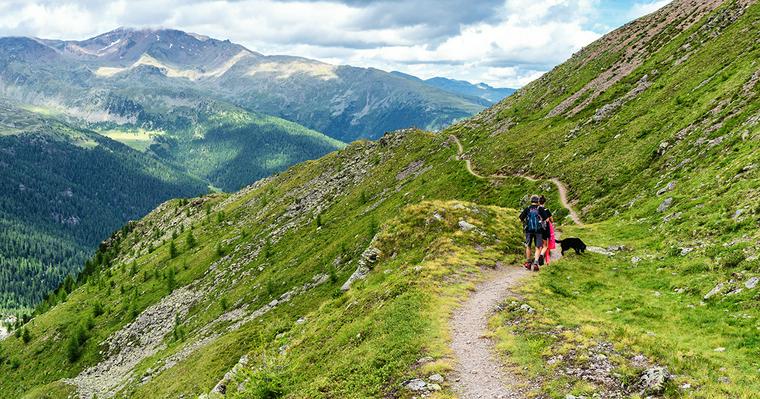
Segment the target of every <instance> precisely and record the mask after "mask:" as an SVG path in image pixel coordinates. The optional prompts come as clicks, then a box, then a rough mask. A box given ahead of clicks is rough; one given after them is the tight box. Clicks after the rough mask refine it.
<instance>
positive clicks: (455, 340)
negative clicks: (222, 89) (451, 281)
mask: <svg viewBox="0 0 760 399" xmlns="http://www.w3.org/2000/svg"><path fill="white" fill-rule="evenodd" d="M449 137H450V140H452V141H453V142H454V144H456V146H457V159H458V160H463V161H464V162H465V166H466V168H467V171H468V172H469V173H470V174H471V175H473V176H475V177H476V178H479V179H490V180H496V179H505V178H507V177H509V176H504V175H491V176H483V175H481V174H479V173H478V172H476V171H475V170H474V169H473V167H472V161H470V160H469V159H466V158H464V157H463V154H464V148H463V147H462V143H461V142H460V141H459V139H458V138H457V137H456V136H454V135H451V136H449ZM517 176H518V177H522V178H525V179H528V180H530V181H539V179H536V178H534V177H531V176H524V175H517ZM551 182H552V183H554V185H555V186H557V190H558V191H559V197H560V201H561V202H562V206H563V207H565V208H566V209H567V210H568V212H569V214H570V218H571V219H572V220H573V222H575V223H576V224H577V225H578V226H583V222H582V221H581V219H580V217H579V216H578V214H577V213H576V212H575V210H574V209H573V208H572V206H570V204H569V202H568V200H567V188H566V187H565V185H564V184H563V183H562V182H561V181H559V180H558V179H551ZM558 234H559V232H558ZM559 258H560V254H559V250H558V249H557V250H556V251H552V259H553V260H554V261H556V260H557V259H559ZM529 274H530V272H529V271H527V270H526V269H524V268H522V267H517V266H512V267H509V266H508V267H501V268H498V269H496V270H493V271H488V272H486V275H485V276H484V279H483V282H482V283H480V284H478V286H477V287H476V288H475V291H474V292H473V293H472V294H471V295H470V297H469V298H468V299H467V300H466V301H465V302H464V303H463V304H462V306H461V307H459V308H458V309H457V310H456V311H455V312H454V315H453V316H452V318H451V321H450V326H451V331H452V342H451V349H452V351H453V352H454V356H455V357H456V360H457V363H456V367H455V372H454V375H455V380H454V383H453V386H454V391H455V392H456V394H457V396H458V397H459V398H460V399H522V398H525V395H524V393H522V392H520V389H519V387H518V385H519V381H520V380H519V379H518V378H517V377H516V376H515V375H514V374H513V373H511V372H510V371H509V370H507V369H506V368H505V367H504V365H503V364H502V362H501V361H500V360H499V359H498V358H497V357H496V352H495V350H494V348H493V342H492V340H491V339H490V338H488V336H487V333H488V319H489V318H490V317H491V315H492V314H493V312H494V311H495V310H496V307H497V306H498V305H499V303H500V302H502V301H503V300H504V299H505V298H506V297H507V296H508V295H509V294H510V293H511V289H512V288H513V287H515V286H517V284H518V283H519V282H520V280H521V279H522V278H524V277H526V276H528V275H529Z"/></svg>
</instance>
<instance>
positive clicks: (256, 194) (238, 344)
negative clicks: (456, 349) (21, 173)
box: [0, 131, 537, 397]
mask: <svg viewBox="0 0 760 399" xmlns="http://www.w3.org/2000/svg"><path fill="white" fill-rule="evenodd" d="M454 151H455V149H454V148H452V147H451V146H450V145H448V143H447V140H446V137H444V136H436V135H431V134H428V133H423V132H416V131H407V132H405V133H403V134H394V135H391V136H387V137H386V138H384V139H381V140H380V141H379V142H377V143H356V144H353V145H351V146H349V147H348V148H347V149H345V150H341V151H339V152H336V153H334V154H331V155H328V156H327V157H324V158H322V159H320V160H318V161H310V162H306V163H303V164H300V165H298V166H296V167H294V168H291V169H290V170H288V171H287V172H285V173H282V174H280V175H277V176H275V177H273V178H271V179H267V180H265V181H262V182H260V183H257V184H256V185H254V186H252V187H249V188H246V189H244V190H243V191H241V192H239V193H237V194H234V195H232V196H227V195H215V196H212V197H208V198H207V199H201V200H197V201H194V200H191V201H189V202H177V201H173V202H169V203H167V204H165V205H163V206H162V207H160V208H159V209H158V210H156V211H155V212H154V213H153V214H151V215H149V216H148V217H147V218H145V219H144V220H143V221H141V222H140V223H138V224H137V225H134V226H131V227H130V232H129V233H128V234H127V236H126V237H122V236H118V237H120V238H118V239H116V240H114V243H115V244H113V245H112V246H111V247H110V248H112V249H108V250H107V251H106V252H107V253H109V254H111V255H109V256H101V259H102V260H101V262H98V263H99V266H98V267H97V268H96V270H98V271H96V272H94V273H93V274H91V275H90V276H89V277H88V278H87V279H86V280H87V283H86V284H84V285H83V286H81V287H79V288H77V289H75V290H73V292H72V293H71V294H69V295H68V297H67V299H66V300H65V301H64V302H62V303H58V304H56V305H55V306H54V307H53V308H52V309H50V310H48V311H47V312H45V313H43V314H41V315H39V316H37V317H35V318H34V319H33V320H32V321H31V322H30V323H29V324H28V325H27V327H26V328H27V329H28V330H29V332H30V336H31V339H30V340H29V342H28V343H26V344H25V343H24V342H23V339H22V338H23V337H21V338H16V337H11V338H9V339H8V340H6V341H5V342H3V343H2V349H1V350H2V353H3V356H4V358H5V359H6V361H5V362H4V364H3V365H2V366H0V367H2V371H3V373H4V375H5V376H7V377H6V378H4V379H3V381H2V382H0V392H3V393H5V394H7V395H9V396H10V397H19V396H22V395H23V394H24V393H30V397H36V396H35V395H36V394H34V392H37V393H39V394H41V393H42V392H48V393H49V392H55V390H56V389H60V390H61V392H67V391H69V390H70V389H71V387H69V386H68V385H66V384H63V383H62V382H61V379H62V378H72V377H75V376H77V374H79V373H80V372H81V371H82V370H84V369H86V368H87V367H89V366H92V365H95V364H97V363H98V362H104V364H108V365H109V369H110V370H119V367H116V366H115V365H116V364H122V363H119V362H117V361H116V360H115V359H119V358H120V356H119V355H117V354H116V353H117V352H119V349H122V348H121V347H119V348H118V349H117V348H116V347H117V346H118V345H117V344H116V343H114V342H121V341H110V342H111V344H109V345H108V348H109V350H108V351H106V352H104V353H101V352H100V351H101V348H104V346H103V342H104V340H105V339H106V338H107V337H109V336H113V335H114V333H115V332H117V331H119V330H122V329H123V331H132V329H137V330H138V331H158V332H157V334H159V335H158V336H157V337H154V336H153V335H150V334H149V336H150V337H151V338H150V339H153V338H156V339H155V340H154V341H151V342H150V343H148V342H142V344H141V345H142V347H144V348H153V349H151V350H150V351H149V353H147V356H144V354H140V355H139V356H137V355H135V354H134V353H133V352H132V351H131V350H123V351H122V352H121V355H122V356H123V358H130V356H133V355H134V356H137V357H138V359H137V361H136V362H132V363H129V367H127V370H128V371H129V372H128V373H126V374H118V373H117V374H114V375H112V374H107V375H108V378H104V379H100V380H99V379H95V380H94V381H95V382H94V383H91V380H87V378H84V383H81V382H80V384H81V385H80V392H82V393H85V394H87V393H98V396H99V397H102V396H103V394H104V393H107V392H109V390H110V389H111V388H114V389H116V387H111V388H108V387H106V388H105V389H100V388H94V389H92V387H93V386H95V387H98V386H99V385H98V384H101V383H103V381H115V383H120V382H124V383H125V384H126V385H125V387H124V388H123V389H122V390H123V392H128V393H129V395H130V396H133V397H156V395H158V396H160V397H163V396H176V395H179V394H181V393H185V394H193V395H197V394H200V393H203V392H209V391H211V389H212V388H213V387H214V385H215V384H216V383H217V382H218V381H219V380H221V379H222V377H223V376H224V374H225V373H226V372H227V371H229V370H230V369H231V368H232V367H233V366H234V365H235V364H236V363H237V362H238V360H239V359H240V358H241V356H243V355H249V359H250V362H251V363H250V364H249V367H250V370H251V371H250V372H251V373H254V374H257V375H259V374H260V373H263V372H266V373H274V374H275V376H276V378H277V380H278V381H281V382H282V386H283V389H284V390H285V391H286V392H287V393H289V394H292V395H296V396H299V397H331V396H340V397H362V396H378V395H381V394H383V393H391V392H395V391H397V390H398V389H399V384H400V383H401V382H402V381H403V380H405V379H406V378H410V377H412V376H415V375H418V373H420V372H427V371H429V370H428V369H427V368H425V369H422V370H417V371H414V370H411V369H410V367H411V366H412V365H413V364H414V363H415V362H416V361H417V360H418V359H419V358H421V357H424V356H425V355H426V354H430V355H433V356H434V357H435V358H436V359H441V360H440V361H438V362H435V363H434V364H431V365H429V366H428V367H429V368H430V370H433V369H438V368H440V369H441V370H446V369H448V367H450V366H449V364H450V359H449V360H447V359H446V358H445V356H446V353H447V351H446V341H445V334H444V335H441V334H442V331H441V327H442V326H443V325H444V323H445V320H446V318H447V314H448V313H447V309H451V307H452V305H453V302H452V299H454V298H460V297H462V296H463V295H464V294H465V291H463V289H462V287H464V286H463V285H462V284H465V285H466V284H467V283H468V282H470V281H473V280H474V279H477V275H478V273H477V271H478V267H477V266H489V265H490V266H493V265H494V264H495V263H496V262H497V261H500V262H503V263H509V262H512V261H514V260H515V257H516V256H517V254H519V252H520V250H519V244H518V242H519V232H518V228H517V225H516V220H515V212H514V211H509V210H506V209H502V208H489V207H488V205H489V204H501V205H505V204H506V205H507V206H511V207H515V208H516V207H518V206H519V205H520V200H521V198H522V196H523V193H524V192H526V191H530V190H536V189H537V188H536V187H535V186H533V185H532V183H529V182H526V181H524V180H522V179H514V181H511V182H507V183H506V184H503V185H499V186H493V185H491V184H489V183H487V182H484V181H480V180H476V179H474V178H473V177H472V176H470V175H469V174H468V173H467V172H466V171H465V170H464V169H463V168H462V164H461V162H459V161H457V160H456V159H455V158H454V157H453V154H454ZM452 187H457V189H456V190H452V189H451V188H452ZM454 198H457V199H460V200H477V201H478V202H479V205H474V204H468V203H464V204H459V203H442V202H425V201H431V200H451V199H454ZM421 202H423V203H422V204H420V203H421ZM207 204H208V205H207ZM415 204H416V205H415ZM207 207H208V208H207ZM206 209H208V211H206ZM436 214H438V215H440V216H439V217H440V218H441V219H440V221H439V219H437V218H436V216H435V215H436ZM460 220H467V221H469V222H471V223H473V224H475V225H478V226H482V227H479V230H477V231H476V232H470V233H468V234H464V233H463V232H461V231H460V230H459V227H458V222H459V221H460ZM481 230H482V233H483V234H481V233H480V232H481ZM191 232H192V235H193V241H196V242H197V246H194V247H193V248H189V244H188V235H189V234H191ZM376 235H377V237H376V238H375V239H374V241H373V237H375V236H376ZM172 237H176V238H174V239H172ZM172 241H173V242H174V247H175V248H176V251H177V253H176V256H175V257H173V258H172V256H171V255H172V251H171V250H170V247H171V246H172V244H171V242H172ZM370 246H371V247H375V248H378V249H379V250H380V252H381V255H380V256H379V257H378V261H377V264H376V265H375V268H374V270H373V271H372V273H371V275H370V277H369V278H368V279H367V280H366V281H358V282H356V283H355V285H354V287H353V288H351V290H349V291H348V292H346V293H341V292H340V291H339V290H338V288H339V287H340V286H341V285H342V284H343V283H344V282H345V281H346V280H347V279H348V277H349V276H350V275H351V274H352V273H353V272H354V270H355V269H356V268H357V263H358V262H359V259H360V258H361V257H362V254H363V252H364V251H365V250H366V249H367V248H368V247H370ZM108 265H110V267H108ZM378 270H383V272H378ZM315 281H316V283H314V282H315ZM310 284H311V285H310ZM303 287H307V288H303ZM170 288H173V290H171V291H170ZM170 292H172V293H171V294H170ZM287 293H289V294H287ZM283 294H287V295H285V296H284V297H283ZM179 298H182V299H181V300H180V299H179ZM278 298H279V299H280V300H282V299H285V298H287V299H286V301H283V303H282V304H279V303H275V304H274V305H275V306H272V305H269V304H272V301H273V300H274V299H278ZM175 306H176V307H175ZM268 306H269V307H268ZM96 307H98V308H100V307H102V309H103V312H102V314H98V315H97V316H96V315H95V314H96V313H100V312H95V308H96ZM167 307H168V308H171V309H172V310H171V311H166V310H162V309H166V308H167ZM146 309H148V310H147V311H146ZM257 310H259V312H261V313H256V311H257ZM141 314H151V316H150V317H145V318H143V316H141ZM251 314H253V316H251ZM302 317H303V318H305V320H306V322H305V323H303V324H298V323H295V322H296V321H297V319H299V318H302ZM88 320H91V321H88ZM382 320H385V321H383V322H382V323H387V324H385V325H384V324H378V322H379V321H382ZM130 322H132V324H128V323H130ZM143 323H147V325H148V326H149V327H145V326H144V325H143ZM79 326H82V329H83V331H84V332H83V333H82V334H83V335H82V336H85V337H87V339H86V340H85V341H84V342H83V343H82V344H81V345H79V344H71V345H73V348H74V349H72V350H74V353H75V354H76V356H72V357H69V351H68V349H67V348H68V346H69V343H70V342H72V340H75V339H76V338H71V337H72V336H74V337H76V336H77V335H76V334H77V329H78V328H79ZM141 326H142V327H141ZM53 331H57V333H55V334H52V335H51V332H53ZM133 333H134V332H133ZM123 334H124V336H130V334H129V333H126V332H125V333H123ZM141 334H146V333H145V332H144V333H141ZM141 334H138V335H136V336H135V337H139V336H142V335H141ZM283 334H284V335H283ZM357 334H358V335H357ZM116 335H119V334H116ZM119 336H121V335H119ZM319 337H323V338H319ZM74 342H78V341H74ZM285 344H287V347H288V348H290V349H282V348H283V345H285ZM388 345H390V346H388ZM281 350H282V351H283V354H280V351H281ZM43 352H44V353H46V354H47V356H45V357H40V356H38V355H37V354H38V353H43ZM335 352H341V353H343V355H342V356H338V357H336V356H328V354H330V353H335ZM291 354H292V355H291ZM338 358H341V359H343V360H341V361H337V359H338ZM109 359H110V360H109ZM111 362H116V363H111ZM314 362H317V363H318V364H320V365H321V367H318V368H309V369H310V370H311V371H310V372H309V373H305V371H304V367H305V365H306V364H311V363H314ZM14 365H18V367H17V368H14ZM259 366H262V367H263V366H266V367H265V369H264V370H263V371H261V370H258V368H259ZM257 370H258V371H257ZM101 372H102V370H101ZM95 374H97V373H95ZM256 378H258V377H256ZM142 380H144V383H140V381H142ZM77 381H79V380H77ZM88 381H89V382H88ZM336 381H342V382H336ZM34 387H37V388H38V389H39V390H37V391H33V389H34ZM251 389H255V388H251ZM307 393H308V394H307Z"/></svg>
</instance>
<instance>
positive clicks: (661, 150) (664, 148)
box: [657, 141, 670, 156]
mask: <svg viewBox="0 0 760 399" xmlns="http://www.w3.org/2000/svg"><path fill="white" fill-rule="evenodd" d="M668 148H670V143H668V142H667V141H663V142H662V143H660V146H659V147H658V148H657V155H659V156H662V155H663V154H665V151H667V150H668Z"/></svg>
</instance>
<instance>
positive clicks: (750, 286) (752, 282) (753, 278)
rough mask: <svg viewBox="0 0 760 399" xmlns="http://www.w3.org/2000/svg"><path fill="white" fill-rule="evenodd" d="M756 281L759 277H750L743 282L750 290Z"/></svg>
mask: <svg viewBox="0 0 760 399" xmlns="http://www.w3.org/2000/svg"><path fill="white" fill-rule="evenodd" d="M757 283H760V277H751V278H750V279H749V280H747V281H746V282H745V283H744V286H745V287H747V289H748V290H752V289H755V287H757Z"/></svg>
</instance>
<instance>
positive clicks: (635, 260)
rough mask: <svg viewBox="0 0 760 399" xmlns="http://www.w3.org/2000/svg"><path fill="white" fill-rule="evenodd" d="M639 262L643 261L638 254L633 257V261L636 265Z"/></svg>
mask: <svg viewBox="0 0 760 399" xmlns="http://www.w3.org/2000/svg"><path fill="white" fill-rule="evenodd" d="M639 262H641V258H639V257H638V256H634V257H633V258H631V263H633V264H634V265H635V264H637V263H639Z"/></svg>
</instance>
